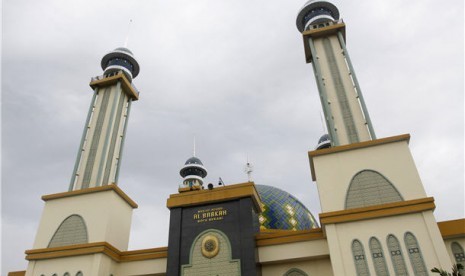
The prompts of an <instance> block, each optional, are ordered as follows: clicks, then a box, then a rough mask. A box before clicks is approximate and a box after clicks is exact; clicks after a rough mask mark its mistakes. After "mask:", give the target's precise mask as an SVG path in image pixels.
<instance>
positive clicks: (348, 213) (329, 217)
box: [320, 197, 436, 226]
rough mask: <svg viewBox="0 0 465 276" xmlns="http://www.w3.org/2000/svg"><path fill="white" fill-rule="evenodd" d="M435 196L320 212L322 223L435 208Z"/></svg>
mask: <svg viewBox="0 0 465 276" xmlns="http://www.w3.org/2000/svg"><path fill="white" fill-rule="evenodd" d="M435 207H436V206H435V205H434V198H432V197H427V198H422V199H413V200H407V201H399V202H393V203H386V204H380V205H375V206H368V207H362V208H354V209H347V210H343V211H335V212H327V213H321V214H320V223H321V225H322V226H323V225H325V224H333V223H343V222H350V221H359V220H365V219H374V218H382V217H388V216H395V215H401V214H410V213H418V212H423V211H427V210H434V209H435Z"/></svg>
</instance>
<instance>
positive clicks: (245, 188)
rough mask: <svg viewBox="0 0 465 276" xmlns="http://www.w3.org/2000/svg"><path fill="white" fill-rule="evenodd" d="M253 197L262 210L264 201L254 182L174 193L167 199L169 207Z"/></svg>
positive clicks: (255, 204) (257, 208)
mask: <svg viewBox="0 0 465 276" xmlns="http://www.w3.org/2000/svg"><path fill="white" fill-rule="evenodd" d="M244 197H251V198H252V201H253V203H254V206H255V210H256V211H257V212H259V213H261V212H262V206H261V205H262V203H261V200H260V196H259V195H258V192H257V190H256V189H255V184H254V183H253V182H247V183H241V184H234V185H228V186H223V187H217V188H214V189H212V190H197V191H190V192H183V193H179V194H172V195H170V197H169V198H168V200H167V201H166V207H168V208H169V209H172V208H177V207H189V206H196V205H203V204H211V203H216V202H223V201H228V200H235V199H239V198H244Z"/></svg>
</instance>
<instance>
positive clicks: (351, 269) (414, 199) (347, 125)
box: [297, 0, 451, 276]
mask: <svg viewBox="0 0 465 276" xmlns="http://www.w3.org/2000/svg"><path fill="white" fill-rule="evenodd" d="M297 28H298V29H299V31H300V32H301V33H302V35H303V39H304V46H305V55H306V61H307V62H311V63H312V65H313V72H314V74H315V78H316V82H317V86H318V91H319V94H320V100H321V104H322V107H323V111H324V115H325V122H326V125H327V128H328V132H329V137H328V135H324V136H322V137H321V138H320V140H319V141H318V146H317V147H316V150H314V151H311V152H309V153H308V154H309V159H310V169H311V172H312V179H313V180H314V181H316V184H317V187H318V194H319V198H320V205H321V211H322V213H320V214H319V218H320V224H321V227H322V228H323V229H324V232H325V235H326V237H327V242H328V247H329V254H330V256H331V260H337V261H332V262H331V266H332V271H333V273H334V275H338V276H339V275H375V274H376V275H428V272H429V269H430V268H432V267H450V266H451V264H450V259H449V257H448V254H447V251H446V248H445V246H444V242H443V240H442V237H441V234H440V232H439V229H438V226H437V222H436V221H435V219H434V216H433V210H434V208H435V205H434V199H433V198H432V197H428V196H427V195H426V192H425V190H424V188H423V184H422V183H421V179H420V176H419V175H418V172H417V169H416V166H415V163H414V160H413V157H412V155H411V153H410V150H409V148H408V143H409V139H410V135H408V134H405V135H399V136H394V137H387V138H382V139H377V138H376V137H375V134H374V131H373V127H372V125H371V122H370V117H369V116H368V111H367V108H366V106H365V102H364V100H363V96H362V93H361V91H360V86H359V84H358V81H357V78H356V76H355V71H354V70H353V67H352V62H351V61H350V58H349V54H348V51H347V49H346V47H345V24H344V23H343V22H342V21H341V20H340V19H339V11H338V9H337V8H336V6H334V5H333V4H331V3H329V2H326V1H313V0H312V1H309V2H307V4H305V6H304V7H303V8H302V9H301V10H300V12H299V14H298V16H297ZM409 260H410V262H409Z"/></svg>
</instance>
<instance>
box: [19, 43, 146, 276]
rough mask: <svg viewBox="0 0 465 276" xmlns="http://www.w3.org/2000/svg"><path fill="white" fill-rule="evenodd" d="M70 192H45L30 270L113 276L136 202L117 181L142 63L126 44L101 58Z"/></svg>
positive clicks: (31, 272)
mask: <svg viewBox="0 0 465 276" xmlns="http://www.w3.org/2000/svg"><path fill="white" fill-rule="evenodd" d="M101 64H102V69H103V70H104V75H103V76H99V77H95V78H92V80H91V82H90V86H91V87H92V88H93V89H94V96H93V98H92V101H91V105H90V109H89V113H88V115H87V120H86V123H85V127H84V133H83V136H82V140H81V144H80V147H79V152H78V156H77V160H76V165H75V167H74V172H73V176H72V178H71V183H70V186H69V191H68V192H64V193H58V194H52V195H45V196H43V197H42V199H43V200H44V201H45V206H44V210H43V213H42V217H41V220H40V224H39V228H38V230H37V234H36V238H35V241H34V245H33V249H31V250H27V251H26V259H27V260H29V264H28V268H27V270H26V275H27V276H29V275H31V276H32V275H112V274H113V273H115V271H117V262H118V261H119V259H118V258H119V256H120V255H119V254H120V252H122V251H126V250H127V249H128V243H129V232H130V226H131V218H132V210H133V209H134V208H137V204H136V203H135V202H134V201H132V200H131V199H130V198H129V197H128V196H127V195H126V194H125V193H124V192H123V191H122V190H121V189H120V188H119V187H118V186H116V183H117V179H118V171H119V167H120V164H121V156H122V148H123V144H124V137H125V133H126V128H127V123H128V116H129V111H130V107H131V102H132V101H133V100H137V99H138V92H137V89H136V88H135V87H134V85H133V84H132V79H133V78H134V77H136V76H137V74H138V73H139V65H138V63H137V61H136V60H135V59H134V57H133V55H132V53H131V52H130V51H129V50H128V49H126V48H117V49H115V50H114V51H112V52H110V53H108V54H107V55H105V56H104V57H103V59H102V63H101Z"/></svg>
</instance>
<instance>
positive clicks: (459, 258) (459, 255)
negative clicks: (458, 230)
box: [450, 242, 465, 266]
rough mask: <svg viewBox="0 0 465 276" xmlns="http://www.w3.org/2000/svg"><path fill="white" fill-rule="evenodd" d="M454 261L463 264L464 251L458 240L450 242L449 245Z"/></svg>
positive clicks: (464, 258)
mask: <svg viewBox="0 0 465 276" xmlns="http://www.w3.org/2000/svg"><path fill="white" fill-rule="evenodd" d="M450 247H451V249H452V254H454V259H455V262H456V263H458V264H462V265H464V266H465V253H464V251H463V247H462V246H461V245H460V244H459V243H458V242H452V243H451V245H450Z"/></svg>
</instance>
